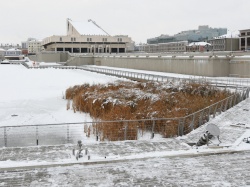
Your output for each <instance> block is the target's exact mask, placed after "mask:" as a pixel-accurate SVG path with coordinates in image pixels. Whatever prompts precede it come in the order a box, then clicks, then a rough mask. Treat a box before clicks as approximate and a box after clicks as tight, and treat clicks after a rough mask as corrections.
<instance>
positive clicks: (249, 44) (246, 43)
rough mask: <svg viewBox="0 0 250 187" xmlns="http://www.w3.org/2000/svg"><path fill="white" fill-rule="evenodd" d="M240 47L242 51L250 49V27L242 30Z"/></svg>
mask: <svg viewBox="0 0 250 187" xmlns="http://www.w3.org/2000/svg"><path fill="white" fill-rule="evenodd" d="M239 48H240V50H241V51H248V50H250V29H246V30H240V40H239Z"/></svg>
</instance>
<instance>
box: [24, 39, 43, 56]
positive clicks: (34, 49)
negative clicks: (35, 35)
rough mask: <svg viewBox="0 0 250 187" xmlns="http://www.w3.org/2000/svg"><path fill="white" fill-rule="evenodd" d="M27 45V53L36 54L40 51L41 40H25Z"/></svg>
mask: <svg viewBox="0 0 250 187" xmlns="http://www.w3.org/2000/svg"><path fill="white" fill-rule="evenodd" d="M27 45H28V53H29V54H36V53H39V52H41V51H42V49H43V47H42V41H41V40H36V39H35V40H31V41H28V42H27Z"/></svg>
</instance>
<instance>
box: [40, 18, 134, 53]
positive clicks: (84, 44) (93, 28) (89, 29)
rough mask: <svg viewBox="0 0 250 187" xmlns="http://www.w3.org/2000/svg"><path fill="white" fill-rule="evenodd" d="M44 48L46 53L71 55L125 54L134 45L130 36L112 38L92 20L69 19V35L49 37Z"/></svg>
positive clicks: (44, 42) (43, 42)
mask: <svg viewBox="0 0 250 187" xmlns="http://www.w3.org/2000/svg"><path fill="white" fill-rule="evenodd" d="M91 22H92V23H91ZM42 46H43V47H44V49H45V51H68V52H70V53H125V52H130V51H133V50H134V43H133V41H132V40H131V38H130V37H128V36H125V35H116V36H110V35H109V34H108V33H107V32H105V31H104V30H103V29H102V28H100V27H99V26H98V25H97V24H96V23H95V22H93V21H92V20H89V21H88V22H73V21H71V20H70V19H67V35H63V36H55V35H54V36H51V37H47V38H45V39H44V40H43V41H42Z"/></svg>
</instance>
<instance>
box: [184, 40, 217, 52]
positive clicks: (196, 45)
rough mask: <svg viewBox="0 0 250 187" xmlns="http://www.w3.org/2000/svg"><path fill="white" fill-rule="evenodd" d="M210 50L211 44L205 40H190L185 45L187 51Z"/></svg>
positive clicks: (211, 48)
mask: <svg viewBox="0 0 250 187" xmlns="http://www.w3.org/2000/svg"><path fill="white" fill-rule="evenodd" d="M212 50H213V47H212V45H211V44H210V43H207V42H192V43H190V44H188V45H187V46H186V51H187V52H206V51H207V52H208V51H212Z"/></svg>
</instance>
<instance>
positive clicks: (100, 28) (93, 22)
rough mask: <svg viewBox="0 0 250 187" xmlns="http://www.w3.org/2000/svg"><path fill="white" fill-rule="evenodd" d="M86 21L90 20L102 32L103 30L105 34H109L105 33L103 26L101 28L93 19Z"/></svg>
mask: <svg viewBox="0 0 250 187" xmlns="http://www.w3.org/2000/svg"><path fill="white" fill-rule="evenodd" d="M88 22H92V23H93V24H94V25H95V26H97V27H98V28H100V29H101V30H102V31H103V32H105V33H106V34H107V35H109V36H110V34H109V33H107V32H106V31H105V30H104V29H103V28H101V27H100V26H99V25H97V23H96V22H95V21H93V20H92V19H89V20H88Z"/></svg>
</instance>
